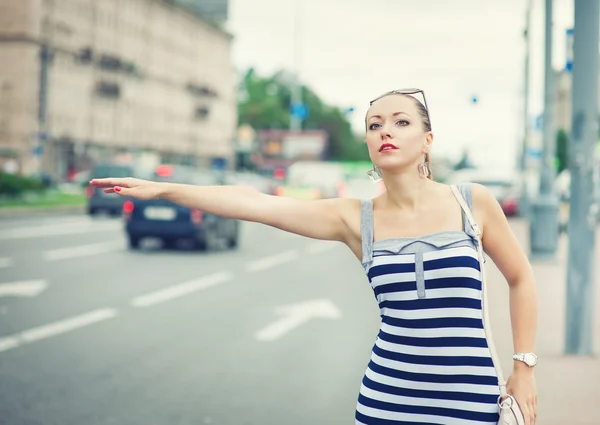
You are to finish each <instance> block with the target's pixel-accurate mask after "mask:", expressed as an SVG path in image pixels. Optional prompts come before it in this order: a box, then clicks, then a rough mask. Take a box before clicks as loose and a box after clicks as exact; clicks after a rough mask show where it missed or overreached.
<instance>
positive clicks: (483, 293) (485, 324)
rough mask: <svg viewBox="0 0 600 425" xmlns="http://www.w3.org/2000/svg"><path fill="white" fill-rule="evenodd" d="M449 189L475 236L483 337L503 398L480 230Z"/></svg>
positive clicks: (503, 383)
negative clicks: (479, 276)
mask: <svg viewBox="0 0 600 425" xmlns="http://www.w3.org/2000/svg"><path fill="white" fill-rule="evenodd" d="M450 188H451V189H452V192H453V193H454V196H455V197H456V200H457V201H458V203H459V204H460V207H461V208H462V210H463V211H464V213H465V215H466V216H467V219H468V220H469V223H470V224H471V227H473V230H474V231H475V233H476V234H477V254H478V257H479V267H480V269H481V303H482V310H483V328H484V331H485V337H486V340H487V344H488V348H489V349H490V354H491V356H492V363H494V369H496V375H497V376H498V386H499V387H500V395H501V396H502V397H503V398H504V397H506V395H507V393H506V381H505V380H504V374H503V373H502V365H501V364H500V360H499V359H498V353H497V351H496V344H495V343H494V337H493V335H492V327H491V325H490V314H489V309H488V301H487V287H486V279H485V265H484V263H485V259H484V257H483V244H482V242H481V229H480V228H479V226H478V225H477V223H476V222H475V219H474V218H473V214H472V213H471V209H470V208H469V206H468V205H467V202H466V201H465V198H464V197H463V196H462V194H461V193H460V191H459V190H458V188H457V187H456V186H455V185H451V186H450Z"/></svg>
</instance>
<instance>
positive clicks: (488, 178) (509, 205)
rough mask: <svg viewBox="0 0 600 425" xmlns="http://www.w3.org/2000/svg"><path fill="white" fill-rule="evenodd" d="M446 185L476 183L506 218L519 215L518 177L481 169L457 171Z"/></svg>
mask: <svg viewBox="0 0 600 425" xmlns="http://www.w3.org/2000/svg"><path fill="white" fill-rule="evenodd" d="M446 182H447V183H448V184H459V183H467V182H470V183H478V184H481V185H483V186H485V187H486V188H488V189H489V191H490V192H491V193H492V194H493V195H494V197H495V198H496V200H497V201H498V203H499V204H500V206H501V207H502V211H503V212H504V214H505V215H506V216H507V217H514V216H517V215H518V214H519V200H520V198H521V196H520V188H519V184H518V183H519V182H518V176H517V175H516V174H508V173H504V172H494V171H490V170H481V169H467V170H459V171H456V172H454V173H452V174H451V175H450V176H449V177H448V179H447V181H446Z"/></svg>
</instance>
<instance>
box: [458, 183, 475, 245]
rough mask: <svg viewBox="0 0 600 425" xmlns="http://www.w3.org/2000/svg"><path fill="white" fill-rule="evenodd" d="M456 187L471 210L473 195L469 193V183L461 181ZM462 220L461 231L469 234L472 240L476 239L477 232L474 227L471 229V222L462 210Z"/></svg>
mask: <svg viewBox="0 0 600 425" xmlns="http://www.w3.org/2000/svg"><path fill="white" fill-rule="evenodd" d="M456 187H457V188H458V191H459V192H460V194H461V195H462V196H463V198H465V202H466V203H467V206H468V207H469V209H470V210H471V211H473V196H472V194H471V183H461V184H458V185H457V186H456ZM461 211H462V210H461ZM462 221H463V231H464V232H465V233H466V234H467V235H469V236H471V237H472V238H473V240H475V241H477V233H476V232H475V229H473V226H471V223H470V222H469V219H468V218H467V215H466V214H465V212H464V211H462Z"/></svg>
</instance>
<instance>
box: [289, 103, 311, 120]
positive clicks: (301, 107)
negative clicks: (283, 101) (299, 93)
mask: <svg viewBox="0 0 600 425" xmlns="http://www.w3.org/2000/svg"><path fill="white" fill-rule="evenodd" d="M290 114H292V116H294V117H296V118H298V119H301V120H303V119H305V118H306V117H307V116H308V108H307V107H306V105H305V104H304V103H296V104H292V106H291V107H290Z"/></svg>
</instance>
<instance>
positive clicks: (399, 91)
mask: <svg viewBox="0 0 600 425" xmlns="http://www.w3.org/2000/svg"><path fill="white" fill-rule="evenodd" d="M419 93H420V94H421V96H422V97H423V102H421V101H420V100H419V99H418V98H416V97H415V99H416V100H417V101H418V102H420V103H421V104H422V105H423V107H425V111H427V115H429V108H428V107H427V99H425V92H424V91H423V90H421V89H396V90H390V91H388V92H385V93H383V94H382V95H381V96H377V97H376V98H375V99H373V100H372V101H370V102H369V106H371V105H373V103H375V102H377V101H378V100H379V99H381V98H383V97H386V96H389V95H391V94H403V95H408V96H412V97H414V96H413V95H415V94H419ZM429 119H430V120H431V118H429Z"/></svg>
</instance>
